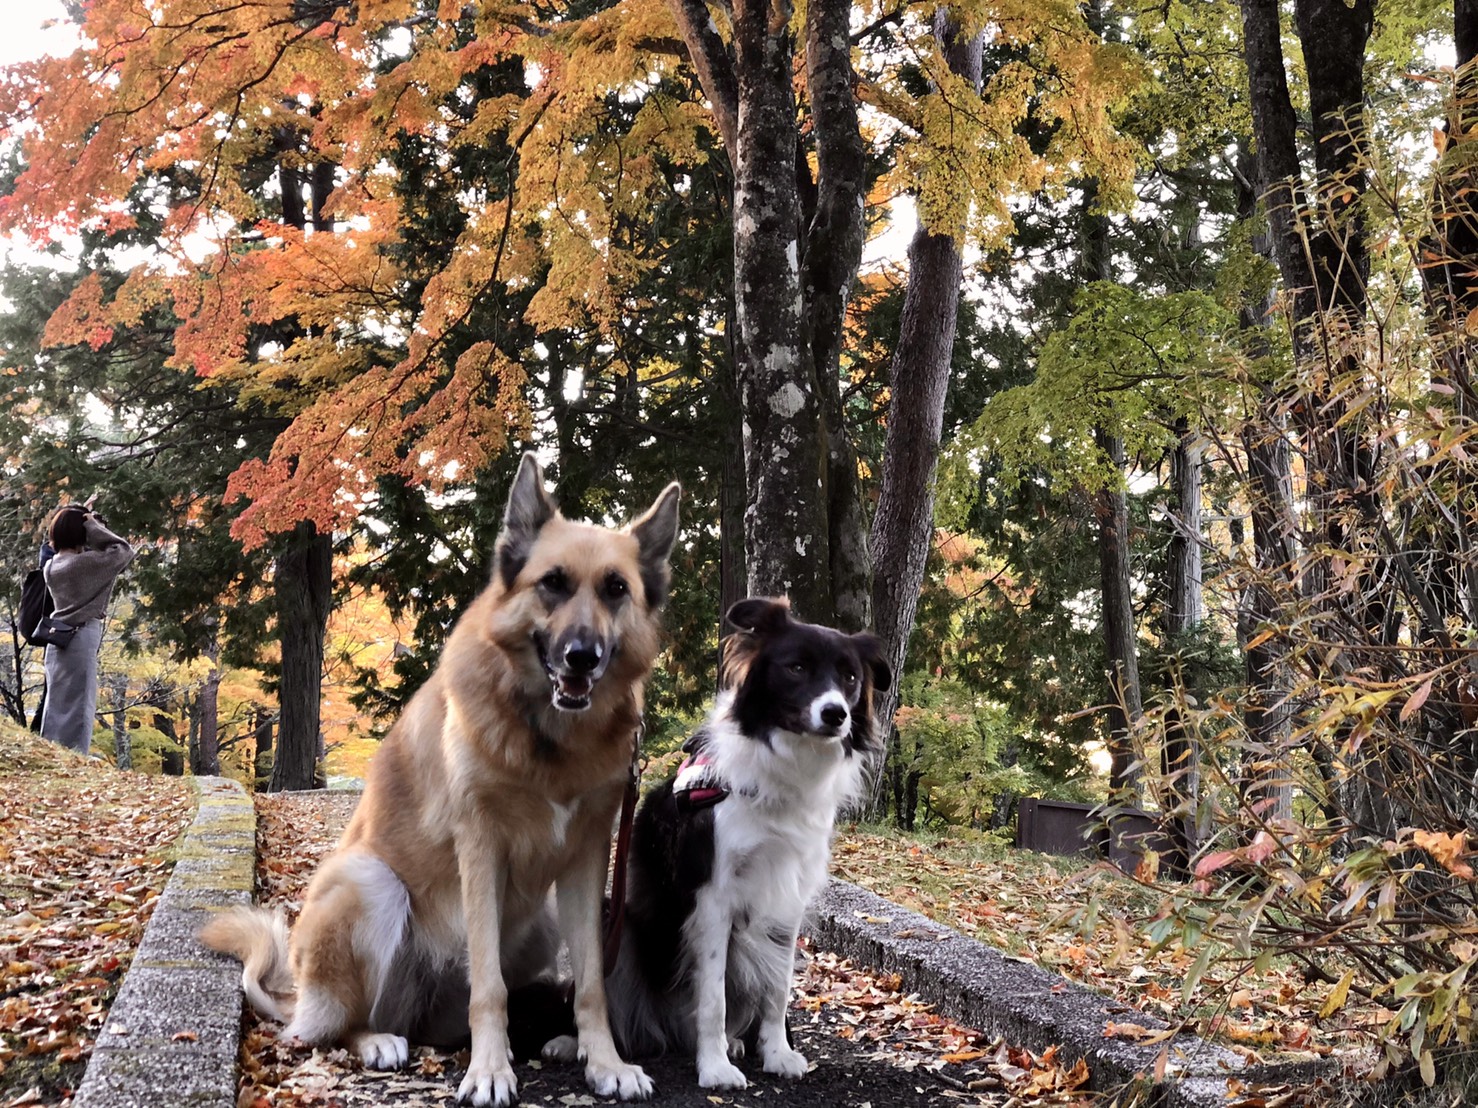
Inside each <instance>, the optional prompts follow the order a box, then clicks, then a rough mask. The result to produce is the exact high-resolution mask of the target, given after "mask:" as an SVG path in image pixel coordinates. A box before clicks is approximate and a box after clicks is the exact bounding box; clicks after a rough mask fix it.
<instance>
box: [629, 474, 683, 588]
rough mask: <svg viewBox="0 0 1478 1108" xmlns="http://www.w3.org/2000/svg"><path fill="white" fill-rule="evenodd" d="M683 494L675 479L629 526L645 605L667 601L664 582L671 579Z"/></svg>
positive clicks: (666, 582) (665, 583)
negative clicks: (680, 501)
mask: <svg viewBox="0 0 1478 1108" xmlns="http://www.w3.org/2000/svg"><path fill="white" fill-rule="evenodd" d="M682 494H683V489H682V486H681V485H679V484H678V483H677V482H676V481H674V482H673V483H672V484H670V485H668V486H667V487H666V488H665V489H663V490H662V492H661V494H659V495H658V497H657V499H656V500H655V501H654V502H653V503H652V506H651V507H650V508H648V509H647V511H646V514H645V515H643V516H642V517H641V518H640V519H638V520H636V521H635V522H634V523H632V525H631V527H630V531H631V534H632V537H634V538H635V539H636V545H637V548H638V550H639V551H640V553H641V581H642V588H643V589H644V590H645V592H646V594H647V607H648V608H654V609H655V608H660V607H661V606H662V605H663V604H664V603H665V602H666V601H667V584H668V582H669V581H670V580H671V579H672V569H671V567H670V565H669V559H670V558H671V557H672V544H673V543H675V542H677V505H678V501H679V500H681V499H682Z"/></svg>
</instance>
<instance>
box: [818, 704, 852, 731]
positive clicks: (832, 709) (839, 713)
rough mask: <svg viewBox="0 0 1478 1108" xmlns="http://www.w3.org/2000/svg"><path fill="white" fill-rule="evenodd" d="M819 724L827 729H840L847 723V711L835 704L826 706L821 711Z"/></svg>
mask: <svg viewBox="0 0 1478 1108" xmlns="http://www.w3.org/2000/svg"><path fill="white" fill-rule="evenodd" d="M821 722H822V723H824V724H826V726H828V727H840V726H841V725H842V724H844V723H846V722H847V709H845V708H843V707H841V706H840V705H837V704H828V705H827V706H826V707H825V708H822V709H821Z"/></svg>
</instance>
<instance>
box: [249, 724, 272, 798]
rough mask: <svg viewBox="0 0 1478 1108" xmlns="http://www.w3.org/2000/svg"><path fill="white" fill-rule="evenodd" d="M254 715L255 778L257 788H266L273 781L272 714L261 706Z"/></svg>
mask: <svg viewBox="0 0 1478 1108" xmlns="http://www.w3.org/2000/svg"><path fill="white" fill-rule="evenodd" d="M254 717H255V718H254V725H253V727H252V740H253V751H254V755H253V758H252V767H253V778H254V784H255V786H256V788H258V789H265V788H267V787H268V786H269V785H270V784H271V782H272V714H271V713H270V712H268V711H267V709H265V708H260V707H259V708H257V709H256V710H255V712H254Z"/></svg>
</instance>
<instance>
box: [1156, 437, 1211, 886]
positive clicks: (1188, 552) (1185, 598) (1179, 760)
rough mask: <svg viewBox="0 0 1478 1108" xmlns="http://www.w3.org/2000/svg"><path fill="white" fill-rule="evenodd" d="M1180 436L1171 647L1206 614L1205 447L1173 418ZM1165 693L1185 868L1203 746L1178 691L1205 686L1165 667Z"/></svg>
mask: <svg viewBox="0 0 1478 1108" xmlns="http://www.w3.org/2000/svg"><path fill="white" fill-rule="evenodd" d="M1176 433H1177V436H1178V439H1179V441H1178V442H1177V443H1176V447H1175V454H1174V455H1173V459H1172V465H1171V468H1172V483H1173V486H1174V500H1175V510H1174V514H1173V516H1172V519H1171V523H1172V526H1173V528H1174V530H1173V532H1172V534H1171V537H1170V549H1169V552H1168V556H1167V561H1168V563H1169V565H1168V567H1167V568H1168V572H1167V575H1166V576H1167V581H1166V585H1167V588H1166V598H1165V639H1166V642H1167V644H1169V646H1170V648H1171V649H1172V650H1176V649H1178V648H1180V647H1182V646H1184V645H1186V644H1187V642H1188V640H1189V638H1190V636H1191V635H1192V634H1193V633H1194V632H1195V629H1196V627H1197V626H1198V625H1199V624H1200V623H1201V621H1202V620H1203V619H1204V618H1205V606H1204V603H1203V598H1202V594H1201V467H1202V464H1203V455H1204V447H1203V446H1202V444H1201V441H1200V436H1199V435H1198V434H1197V433H1196V432H1195V431H1193V430H1191V428H1190V424H1189V421H1188V420H1186V419H1185V418H1184V417H1182V418H1181V419H1180V420H1179V421H1177V423H1176ZM1165 686H1166V691H1167V692H1168V693H1169V702H1168V705H1169V706H1168V707H1167V708H1166V710H1165V739H1164V743H1163V745H1162V746H1161V750H1160V763H1161V764H1160V770H1161V773H1162V774H1163V777H1164V782H1165V793H1166V797H1165V807H1166V809H1167V811H1168V812H1169V813H1170V815H1169V817H1168V819H1167V825H1168V826H1167V828H1166V830H1167V831H1168V833H1169V835H1170V838H1171V841H1172V842H1173V843H1174V844H1175V851H1174V854H1175V857H1173V858H1172V859H1171V862H1172V864H1173V865H1174V866H1176V867H1178V868H1179V869H1181V870H1182V871H1184V870H1187V869H1188V868H1189V865H1190V861H1191V859H1192V858H1194V857H1195V854H1196V849H1197V846H1198V844H1199V842H1200V838H1201V833H1200V831H1201V829H1200V819H1199V816H1198V814H1197V813H1198V808H1199V805H1200V796H1201V751H1200V745H1199V743H1198V742H1197V741H1196V736H1195V732H1194V731H1193V730H1191V729H1190V728H1188V727H1187V726H1186V725H1185V720H1184V718H1183V717H1182V714H1181V711H1180V701H1179V699H1178V696H1177V693H1178V692H1179V691H1180V690H1182V689H1183V690H1185V691H1186V692H1190V693H1193V694H1194V695H1195V696H1197V697H1198V698H1199V697H1201V696H1203V695H1204V693H1205V690H1204V689H1201V688H1199V687H1197V685H1196V684H1195V683H1192V682H1189V681H1188V680H1187V678H1186V674H1185V673H1184V671H1181V672H1179V673H1177V672H1176V671H1175V670H1174V669H1173V668H1171V667H1166V670H1165Z"/></svg>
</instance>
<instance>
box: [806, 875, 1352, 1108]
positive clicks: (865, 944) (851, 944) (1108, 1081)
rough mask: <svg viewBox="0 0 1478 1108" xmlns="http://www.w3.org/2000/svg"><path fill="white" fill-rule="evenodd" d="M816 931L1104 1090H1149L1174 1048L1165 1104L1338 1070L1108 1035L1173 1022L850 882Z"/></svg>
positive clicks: (1224, 1100)
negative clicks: (1235, 1086) (1076, 1068)
mask: <svg viewBox="0 0 1478 1108" xmlns="http://www.w3.org/2000/svg"><path fill="white" fill-rule="evenodd" d="M808 931H809V933H810V934H811V935H812V936H813V937H814V938H815V940H816V942H817V943H818V945H820V946H822V947H825V948H826V949H828V950H831V951H834V952H835V953H837V954H841V955H843V956H845V957H848V958H851V959H853V960H854V961H856V962H858V963H860V964H862V965H866V966H871V967H874V968H876V969H880V970H885V971H889V972H893V973H897V974H899V975H900V976H901V977H902V978H903V987H904V989H905V990H906V991H907V992H911V993H916V994H918V995H919V996H920V997H921V998H923V999H924V1000H926V1001H928V1002H930V1003H932V1004H934V1005H936V1006H937V1007H938V1008H939V1009H940V1011H942V1012H944V1013H945V1014H946V1015H948V1016H950V1017H952V1018H954V1019H957V1020H959V1021H960V1022H961V1023H964V1024H966V1025H967V1026H970V1027H975V1028H978V1029H980V1030H981V1031H984V1032H985V1033H986V1034H988V1035H991V1036H997V1035H999V1036H1002V1037H1004V1038H1005V1039H1006V1041H1007V1042H1010V1043H1013V1044H1015V1045H1018V1046H1023V1047H1026V1048H1028V1049H1029V1050H1032V1051H1042V1050H1045V1049H1046V1048H1047V1047H1048V1046H1051V1045H1054V1044H1056V1045H1057V1046H1058V1047H1059V1049H1060V1051H1061V1054H1062V1056H1063V1057H1065V1058H1066V1059H1067V1060H1068V1061H1076V1060H1077V1059H1078V1058H1084V1059H1086V1060H1087V1062H1088V1067H1089V1070H1090V1071H1091V1074H1092V1077H1091V1079H1090V1084H1091V1086H1092V1087H1093V1088H1095V1089H1098V1090H1104V1091H1106V1090H1111V1089H1115V1088H1118V1087H1121V1086H1123V1085H1126V1084H1128V1083H1131V1082H1139V1083H1142V1084H1143V1085H1144V1086H1145V1087H1146V1088H1148V1087H1149V1086H1150V1085H1151V1080H1150V1075H1151V1074H1153V1073H1154V1069H1155V1063H1156V1060H1157V1059H1158V1058H1159V1056H1160V1053H1161V1051H1162V1050H1164V1049H1165V1048H1166V1046H1167V1045H1168V1047H1169V1052H1168V1057H1167V1065H1166V1070H1165V1073H1166V1080H1165V1081H1164V1082H1163V1083H1162V1084H1161V1085H1160V1086H1159V1088H1158V1090H1157V1095H1156V1097H1155V1101H1154V1102H1155V1103H1157V1104H1160V1105H1163V1106H1165V1108H1225V1106H1226V1105H1227V1104H1228V1103H1229V1102H1230V1101H1229V1097H1230V1096H1231V1090H1230V1089H1229V1088H1228V1080H1229V1079H1231V1078H1237V1079H1239V1080H1241V1081H1244V1082H1247V1083H1248V1084H1254V1083H1273V1082H1284V1081H1291V1080H1303V1081H1309V1080H1313V1079H1314V1078H1315V1077H1316V1076H1319V1074H1320V1073H1323V1074H1325V1075H1327V1074H1330V1073H1331V1072H1332V1067H1322V1066H1317V1065H1307V1066H1306V1065H1302V1064H1301V1065H1299V1066H1298V1067H1276V1068H1274V1067H1267V1068H1263V1067H1257V1068H1251V1067H1249V1066H1248V1065H1247V1063H1246V1062H1245V1061H1244V1060H1243V1059H1242V1057H1241V1056H1240V1055H1238V1054H1236V1053H1234V1052H1232V1051H1230V1050H1227V1049H1225V1048H1224V1047H1219V1046H1216V1045H1214V1044H1212V1043H1208V1042H1206V1041H1205V1040H1204V1039H1201V1038H1198V1037H1197V1036H1195V1035H1190V1034H1185V1033H1181V1034H1178V1035H1175V1036H1174V1037H1173V1038H1171V1039H1169V1040H1168V1042H1167V1043H1156V1044H1153V1045H1144V1044H1140V1043H1133V1042H1129V1041H1127V1040H1124V1039H1116V1038H1115V1039H1109V1038H1105V1037H1104V1028H1105V1026H1106V1025H1107V1024H1108V1023H1109V1022H1110V1021H1113V1022H1117V1023H1136V1024H1139V1025H1140V1026H1142V1027H1147V1028H1150V1029H1152V1030H1156V1031H1161V1030H1165V1029H1167V1028H1168V1026H1169V1025H1168V1024H1166V1023H1165V1022H1164V1021H1163V1020H1159V1019H1157V1018H1155V1017H1154V1016H1153V1015H1150V1014H1149V1013H1146V1012H1141V1011H1139V1010H1138V1009H1135V1008H1131V1007H1130V1006H1129V1005H1127V1004H1123V1003H1121V1002H1119V1001H1116V1000H1114V999H1112V998H1111V997H1106V996H1103V995H1101V994H1099V993H1095V992H1093V991H1092V990H1091V989H1087V988H1085V987H1083V986H1082V985H1077V984H1074V983H1072V982H1070V981H1068V980H1067V979H1066V978H1065V977H1061V976H1059V975H1058V974H1055V973H1052V972H1050V971H1049V970H1044V969H1042V968H1040V967H1039V966H1035V965H1033V964H1031V963H1029V962H1025V961H1020V960H1017V959H1014V958H1010V957H1007V956H1006V955H1004V954H1002V953H1001V952H1000V951H998V950H996V949H994V948H993V947H990V946H987V945H986V944H984V943H981V942H977V941H976V940H974V939H970V938H966V937H965V936H964V935H961V934H960V933H959V932H958V931H955V930H953V929H952V928H950V927H947V926H945V925H944V924H940V923H936V922H935V921H933V920H931V919H929V918H927V917H925V916H922V915H919V914H918V913H917V912H911V911H909V910H908V909H906V908H901V907H899V906H898V905H896V904H894V903H892V902H891V901H888V900H884V899H883V898H882V897H880V896H876V895H874V894H872V893H870V892H867V891H866V890H864V889H860V888H858V887H857V886H855V885H851V884H848V883H847V882H845V881H838V880H835V879H833V880H832V881H831V882H830V883H829V884H828V886H827V888H826V889H825V891H824V892H823V893H822V894H821V897H820V898H819V899H818V901H817V903H816V904H815V906H814V907H813V918H812V923H811V926H810V927H809V928H808Z"/></svg>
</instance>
